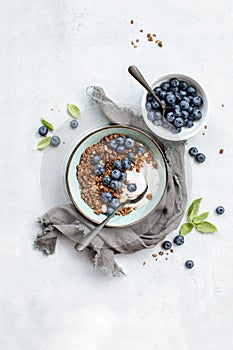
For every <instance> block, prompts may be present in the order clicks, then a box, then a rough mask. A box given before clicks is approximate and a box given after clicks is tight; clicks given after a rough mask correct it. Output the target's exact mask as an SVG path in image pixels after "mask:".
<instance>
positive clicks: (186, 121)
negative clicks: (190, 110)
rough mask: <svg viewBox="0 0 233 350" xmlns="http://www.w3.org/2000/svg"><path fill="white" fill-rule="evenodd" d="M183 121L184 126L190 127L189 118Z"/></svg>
mask: <svg viewBox="0 0 233 350" xmlns="http://www.w3.org/2000/svg"><path fill="white" fill-rule="evenodd" d="M183 121H184V126H187V125H188V122H189V120H188V119H187V118H185V119H183Z"/></svg>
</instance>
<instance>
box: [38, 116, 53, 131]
mask: <svg viewBox="0 0 233 350" xmlns="http://www.w3.org/2000/svg"><path fill="white" fill-rule="evenodd" d="M40 121H41V123H42V124H43V125H44V126H46V127H47V128H48V129H49V130H50V131H53V130H54V126H53V125H52V124H51V123H49V122H48V121H47V120H45V119H44V118H41V120H40Z"/></svg>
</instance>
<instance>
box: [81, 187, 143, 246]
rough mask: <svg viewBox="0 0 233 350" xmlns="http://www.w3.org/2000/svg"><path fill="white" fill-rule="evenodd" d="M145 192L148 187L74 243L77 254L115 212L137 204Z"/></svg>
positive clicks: (122, 204)
mask: <svg viewBox="0 0 233 350" xmlns="http://www.w3.org/2000/svg"><path fill="white" fill-rule="evenodd" d="M147 190H148V185H147V186H146V188H145V190H144V191H143V192H142V193H141V194H140V195H139V196H137V197H136V198H134V199H127V200H126V201H125V202H123V203H121V205H120V206H119V207H118V208H117V209H115V210H114V212H113V213H112V214H111V215H109V216H108V217H107V218H106V219H105V220H104V221H103V222H101V224H99V225H98V226H96V227H95V228H94V229H93V230H92V231H90V232H89V233H88V234H87V235H86V236H85V237H83V238H82V239H81V240H80V241H79V242H78V243H76V245H75V249H76V250H78V251H79V252H81V251H82V250H84V249H85V248H86V247H87V246H88V245H89V244H90V243H91V241H93V239H94V238H95V237H96V236H97V235H98V233H99V232H100V231H101V230H102V228H103V227H104V226H105V225H106V224H107V222H108V221H109V220H111V218H112V217H113V216H114V215H115V214H116V212H117V211H118V210H120V209H121V208H122V207H123V206H125V205H127V204H135V203H137V202H139V201H140V200H141V199H142V198H143V197H144V195H145V194H146V192H147Z"/></svg>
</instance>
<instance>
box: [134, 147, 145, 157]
mask: <svg viewBox="0 0 233 350" xmlns="http://www.w3.org/2000/svg"><path fill="white" fill-rule="evenodd" d="M136 152H137V153H139V152H140V153H141V154H142V155H143V154H145V153H146V150H145V148H144V147H142V146H140V147H138V148H137V149H136Z"/></svg>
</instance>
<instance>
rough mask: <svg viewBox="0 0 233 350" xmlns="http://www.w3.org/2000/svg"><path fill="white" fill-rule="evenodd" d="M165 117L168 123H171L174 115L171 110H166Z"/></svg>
mask: <svg viewBox="0 0 233 350" xmlns="http://www.w3.org/2000/svg"><path fill="white" fill-rule="evenodd" d="M166 119H167V120H168V121H169V122H170V123H173V122H174V120H175V116H174V114H173V112H168V113H167V115H166Z"/></svg>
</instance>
